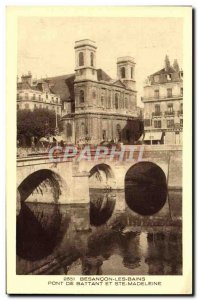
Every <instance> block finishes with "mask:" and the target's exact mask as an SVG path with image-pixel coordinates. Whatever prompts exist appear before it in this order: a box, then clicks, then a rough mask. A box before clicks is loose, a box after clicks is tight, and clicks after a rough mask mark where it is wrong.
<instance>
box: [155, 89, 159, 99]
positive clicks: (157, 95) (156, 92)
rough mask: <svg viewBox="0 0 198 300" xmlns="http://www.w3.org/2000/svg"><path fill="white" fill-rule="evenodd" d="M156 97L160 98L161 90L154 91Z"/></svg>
mask: <svg viewBox="0 0 198 300" xmlns="http://www.w3.org/2000/svg"><path fill="white" fill-rule="evenodd" d="M154 97H155V98H156V99H158V98H159V90H155V91H154Z"/></svg>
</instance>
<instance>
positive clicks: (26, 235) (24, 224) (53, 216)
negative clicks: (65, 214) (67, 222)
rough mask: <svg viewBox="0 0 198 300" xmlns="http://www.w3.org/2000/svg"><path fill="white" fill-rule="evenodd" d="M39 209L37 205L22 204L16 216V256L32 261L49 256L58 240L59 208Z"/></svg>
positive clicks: (51, 206)
mask: <svg viewBox="0 0 198 300" xmlns="http://www.w3.org/2000/svg"><path fill="white" fill-rule="evenodd" d="M39 208H41V207H40V206H39V205H38V204H32V203H29V204H26V203H22V205H21V210H20V213H19V215H18V216H17V233H16V238H17V239H16V240H17V245H16V248H17V255H19V256H20V257H22V258H24V259H28V260H32V261H34V260H38V259H41V258H43V257H45V256H47V255H49V254H50V253H51V252H52V251H53V249H54V247H55V246H56V244H57V242H58V240H59V239H60V224H61V215H60V213H59V207H58V206H57V205H48V210H47V211H45V210H43V209H41V210H40V209H39Z"/></svg>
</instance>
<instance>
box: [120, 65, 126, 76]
mask: <svg viewBox="0 0 198 300" xmlns="http://www.w3.org/2000/svg"><path fill="white" fill-rule="evenodd" d="M120 73H121V78H125V67H122V68H121V69H120Z"/></svg>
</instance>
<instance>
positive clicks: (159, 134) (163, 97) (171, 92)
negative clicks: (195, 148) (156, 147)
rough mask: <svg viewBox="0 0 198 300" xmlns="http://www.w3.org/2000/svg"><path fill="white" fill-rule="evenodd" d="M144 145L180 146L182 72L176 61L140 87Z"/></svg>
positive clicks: (167, 61) (167, 60) (166, 63)
mask: <svg viewBox="0 0 198 300" xmlns="http://www.w3.org/2000/svg"><path fill="white" fill-rule="evenodd" d="M142 101H143V103H144V130H145V135H144V142H145V143H151V144H159V143H161V144H181V143H182V132H183V71H182V70H181V69H180V68H179V65H178V62H177V60H174V63H173V66H171V64H170V61H169V58H168V56H166V58H165V67H164V68H163V69H161V70H160V71H158V72H156V73H154V74H152V75H150V76H148V79H147V82H146V85H145V86H144V97H143V98H142Z"/></svg>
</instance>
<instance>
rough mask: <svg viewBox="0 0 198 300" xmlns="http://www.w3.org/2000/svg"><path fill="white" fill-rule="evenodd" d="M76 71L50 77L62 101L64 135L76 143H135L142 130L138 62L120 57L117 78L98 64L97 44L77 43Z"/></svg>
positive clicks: (89, 41)
mask: <svg viewBox="0 0 198 300" xmlns="http://www.w3.org/2000/svg"><path fill="white" fill-rule="evenodd" d="M74 49H75V74H70V75H65V76H58V77H53V78H48V80H49V81H50V84H51V86H52V90H53V91H54V93H57V94H59V95H60V97H61V99H62V103H63V110H62V123H63V128H64V130H63V133H62V134H63V136H64V139H65V140H66V142H68V143H75V144H85V143H89V144H100V143H101V142H110V141H114V142H123V143H125V144H133V143H134V142H135V141H136V140H138V138H139V137H140V135H141V133H142V130H143V128H142V122H141V121H140V116H139V110H138V108H137V91H136V81H135V61H134V59H133V58H132V57H129V56H127V57H120V58H118V59H117V78H116V79H111V78H110V76H108V75H107V74H106V73H105V72H104V71H103V70H101V69H97V67H96V53H97V47H96V43H95V42H93V41H91V40H89V39H86V40H80V41H76V42H75V47H74Z"/></svg>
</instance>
